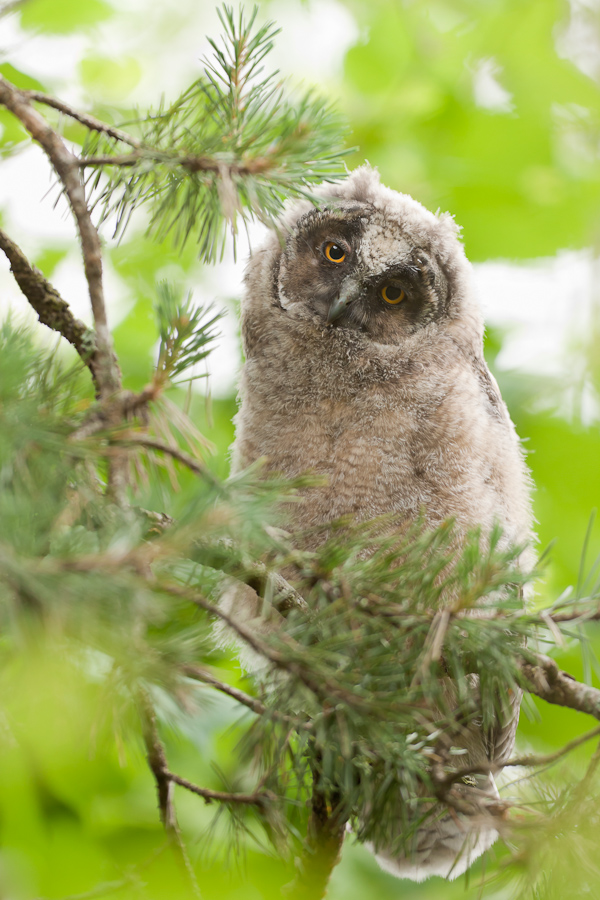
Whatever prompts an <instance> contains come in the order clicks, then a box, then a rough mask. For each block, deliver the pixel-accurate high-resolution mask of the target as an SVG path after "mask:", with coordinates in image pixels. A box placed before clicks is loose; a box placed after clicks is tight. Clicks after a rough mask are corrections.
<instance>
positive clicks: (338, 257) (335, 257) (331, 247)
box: [323, 241, 346, 263]
mask: <svg viewBox="0 0 600 900" xmlns="http://www.w3.org/2000/svg"><path fill="white" fill-rule="evenodd" d="M323 253H324V254H325V256H326V257H327V259H328V260H329V262H332V263H343V262H344V260H345V259H346V251H345V250H344V248H343V247H340V245H339V244H335V243H334V242H333V241H328V242H327V243H326V244H325V246H324V247H323Z"/></svg>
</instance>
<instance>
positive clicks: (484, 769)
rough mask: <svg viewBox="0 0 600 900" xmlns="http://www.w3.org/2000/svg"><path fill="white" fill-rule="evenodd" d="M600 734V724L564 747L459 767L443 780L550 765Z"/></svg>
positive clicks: (451, 781)
mask: <svg viewBox="0 0 600 900" xmlns="http://www.w3.org/2000/svg"><path fill="white" fill-rule="evenodd" d="M598 735H600V725H599V726H598V727H597V728H592V730H591V731H586V733H585V734H582V735H580V736H579V737H578V738H574V739H573V740H572V741H569V743H568V744H565V745H564V747H561V748H560V750H556V751H555V752H554V753H547V754H546V755H544V756H541V755H535V754H532V753H529V754H525V755H523V756H513V757H511V758H510V759H509V760H508V761H507V762H505V763H502V764H501V765H499V764H498V763H494V762H490V763H488V764H484V765H480V766H465V768H464V769H459V770H458V771H456V772H453V773H451V774H450V775H448V776H447V777H446V778H445V779H444V782H445V784H447V785H451V784H455V783H456V782H457V781H461V780H462V779H463V778H466V777H468V776H469V775H493V774H495V773H496V772H499V771H501V770H502V769H504V768H509V767H511V766H527V767H529V766H535V767H537V766H550V765H552V763H555V762H557V761H558V760H559V759H561V757H563V756H566V754H567V753H570V752H571V751H572V750H575V749H576V748H577V747H581V745H582V744H585V743H586V742H587V741H590V740H592V738H595V737H598Z"/></svg>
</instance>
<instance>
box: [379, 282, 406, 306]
mask: <svg viewBox="0 0 600 900" xmlns="http://www.w3.org/2000/svg"><path fill="white" fill-rule="evenodd" d="M381 296H382V297H383V299H384V300H385V302H386V303H390V304H391V305H392V306H395V305H396V304H397V303H401V302H402V301H403V300H404V298H405V297H406V294H405V293H404V291H403V290H402V288H399V287H398V286H397V285H396V284H386V285H384V287H382V288H381Z"/></svg>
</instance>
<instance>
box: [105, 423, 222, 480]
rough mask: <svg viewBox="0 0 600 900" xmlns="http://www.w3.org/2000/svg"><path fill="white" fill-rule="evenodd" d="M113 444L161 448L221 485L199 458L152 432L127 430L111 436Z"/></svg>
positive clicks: (204, 476)
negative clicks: (155, 435)
mask: <svg viewBox="0 0 600 900" xmlns="http://www.w3.org/2000/svg"><path fill="white" fill-rule="evenodd" d="M110 441H111V443H112V444H137V445H139V446H141V447H147V448H148V449H149V450H159V451H160V452H161V453H166V454H167V455H168V456H172V457H173V459H176V460H178V462H180V463H182V464H183V465H184V466H187V468H188V469H190V470H191V471H192V472H194V473H195V474H196V475H200V477H201V478H204V479H205V481H209V482H210V483H211V484H213V485H219V484H220V482H219V480H218V479H217V478H216V477H215V476H214V475H213V474H212V472H211V471H210V469H209V468H208V467H207V466H206V465H205V464H204V463H203V462H201V461H200V460H199V459H196V457H194V456H190V454H189V453H186V452H185V451H184V450H181V449H180V448H179V447H177V446H176V445H175V444H167V443H165V442H164V441H161V440H159V439H158V438H155V437H153V436H152V435H150V434H142V433H140V432H125V433H121V434H115V435H113V436H111V438H110Z"/></svg>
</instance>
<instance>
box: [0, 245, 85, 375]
mask: <svg viewBox="0 0 600 900" xmlns="http://www.w3.org/2000/svg"><path fill="white" fill-rule="evenodd" d="M0 250H3V251H4V253H5V254H6V256H7V258H8V261H9V262H10V270H11V272H12V273H13V275H14V277H15V281H16V282H17V284H18V285H19V287H20V289H21V291H22V292H23V294H24V296H25V297H26V298H27V300H28V301H29V303H30V304H31V306H32V307H33V308H34V310H35V311H36V313H37V314H38V317H39V320H40V322H41V323H42V325H47V326H48V328H52V329H53V330H54V331H58V333H59V334H62V336H63V337H64V338H66V340H67V341H69V343H70V344H72V345H73V346H74V347H75V349H76V350H77V352H78V353H79V355H80V356H81V358H82V360H83V361H84V363H85V364H86V366H88V367H89V369H90V371H91V372H92V375H93V376H94V379H95V376H96V372H95V369H96V351H95V335H94V332H93V330H92V329H91V328H88V327H87V325H85V324H84V323H83V322H81V321H80V320H79V319H76V318H75V316H74V315H73V313H72V312H71V308H70V306H69V304H68V303H67V302H66V301H65V300H63V299H62V297H61V296H60V294H59V293H58V291H57V290H56V288H55V287H53V285H51V284H50V282H49V281H47V280H46V279H45V278H44V276H43V274H42V273H41V272H40V271H39V269H36V267H35V266H32V265H31V263H30V262H29V260H28V259H27V257H26V256H25V254H24V253H23V251H22V250H21V249H20V248H19V247H18V246H17V245H16V244H15V243H14V241H12V240H11V239H10V238H9V236H8V235H7V234H6V232H5V231H3V230H2V229H1V228H0Z"/></svg>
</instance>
